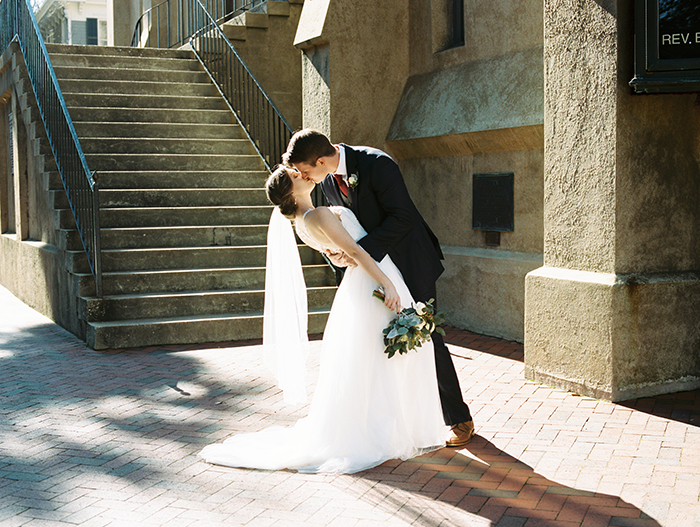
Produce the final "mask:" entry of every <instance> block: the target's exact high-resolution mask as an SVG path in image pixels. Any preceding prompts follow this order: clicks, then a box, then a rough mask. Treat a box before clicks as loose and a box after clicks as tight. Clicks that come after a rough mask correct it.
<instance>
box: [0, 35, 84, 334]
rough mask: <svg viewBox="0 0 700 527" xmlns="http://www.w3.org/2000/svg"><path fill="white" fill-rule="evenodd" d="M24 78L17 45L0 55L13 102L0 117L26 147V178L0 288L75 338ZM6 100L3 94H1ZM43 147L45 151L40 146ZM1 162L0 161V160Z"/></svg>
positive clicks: (6, 241)
mask: <svg viewBox="0 0 700 527" xmlns="http://www.w3.org/2000/svg"><path fill="white" fill-rule="evenodd" d="M26 79H27V73H26V68H25V66H24V60H23V58H22V56H21V52H20V51H19V49H18V46H17V45H12V46H11V47H10V48H8V50H6V51H5V52H4V53H3V54H2V56H0V86H2V87H3V88H7V87H9V88H10V92H9V93H11V94H12V97H11V98H10V99H7V98H5V99H4V100H3V101H1V102H0V103H2V104H4V105H5V109H4V111H3V112H0V115H4V116H6V110H7V107H8V106H10V105H12V106H14V108H15V115H14V118H15V120H16V122H17V124H18V127H19V128H23V129H24V131H25V132H26V133H24V134H22V135H23V136H24V139H25V143H24V145H23V147H22V148H21V149H19V150H20V151H22V153H23V159H22V160H21V162H20V163H19V166H20V167H22V170H23V171H24V173H25V175H26V177H21V178H18V179H16V181H15V184H16V185H20V186H24V187H25V188H23V189H22V188H19V189H18V190H19V194H21V195H22V196H23V203H22V205H21V206H22V207H24V208H25V210H26V214H25V215H24V218H20V215H19V214H18V215H17V216H18V217H17V218H15V220H17V219H18V218H19V219H20V220H21V219H24V221H25V222H26V225H25V227H24V232H25V239H22V236H21V231H22V229H21V228H19V227H18V228H17V233H16V234H7V233H3V234H1V235H0V285H2V286H3V287H5V288H7V289H8V290H9V291H10V292H12V294H14V295H15V296H17V297H18V298H19V299H20V300H22V301H23V302H25V303H26V304H27V305H29V306H30V307H32V308H34V309H36V310H37V311H39V312H40V313H42V314H43V315H46V316H47V317H49V318H51V319H52V320H55V321H56V322H57V323H58V324H60V325H61V326H63V327H65V328H67V329H68V330H70V331H72V332H73V333H75V334H78V335H80V333H81V331H82V328H81V324H80V321H78V320H77V319H76V317H75V313H76V312H77V310H76V305H75V295H73V294H69V292H70V281H69V278H68V273H67V272H66V269H65V265H66V262H65V252H64V251H62V250H61V249H60V248H59V242H58V224H57V216H56V214H55V213H54V211H53V209H52V207H51V203H50V195H49V193H48V192H47V191H46V190H45V189H46V188H47V186H48V185H47V184H46V179H45V178H46V174H44V172H43V167H44V156H49V158H51V154H50V153H48V152H47V151H45V150H46V145H45V141H39V140H38V139H37V138H41V137H45V132H44V131H43V124H42V123H41V122H40V121H32V114H33V115H34V116H35V117H37V118H38V113H37V111H36V109H34V110H33V111H32V108H36V102H35V101H34V96H33V92H32V91H31V90H32V88H31V86H30V85H29V83H28V81H27V80H26ZM6 95H7V93H6ZM7 139H8V137H7V127H0V145H5V144H6V143H7ZM41 143H44V150H42V149H41V148H40V146H39V145H40V144H41ZM0 161H1V159H0ZM8 199H9V197H8V190H7V187H6V186H1V185H0V203H3V204H4V203H6V202H7V200H8Z"/></svg>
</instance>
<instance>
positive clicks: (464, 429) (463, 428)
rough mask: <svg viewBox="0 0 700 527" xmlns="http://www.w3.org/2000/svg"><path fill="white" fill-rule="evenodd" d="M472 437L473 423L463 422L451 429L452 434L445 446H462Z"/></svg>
mask: <svg viewBox="0 0 700 527" xmlns="http://www.w3.org/2000/svg"><path fill="white" fill-rule="evenodd" d="M472 437H474V421H465V422H463V423H459V424H456V425H454V426H453V427H452V433H451V434H450V437H449V439H448V440H447V446H450V447H457V446H464V445H466V444H467V443H469V441H471V440H472Z"/></svg>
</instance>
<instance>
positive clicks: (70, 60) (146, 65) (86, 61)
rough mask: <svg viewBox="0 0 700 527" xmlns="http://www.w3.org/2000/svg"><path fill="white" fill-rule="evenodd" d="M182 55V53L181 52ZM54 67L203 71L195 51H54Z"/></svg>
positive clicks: (52, 62)
mask: <svg viewBox="0 0 700 527" xmlns="http://www.w3.org/2000/svg"><path fill="white" fill-rule="evenodd" d="M181 55H182V54H181ZM49 57H50V58H51V64H52V65H53V66H54V68H57V67H58V68H61V67H67V66H70V67H73V68H95V67H98V68H102V69H128V70H145V69H150V70H159V71H162V70H170V71H196V72H201V71H202V65H201V64H200V62H199V61H198V60H197V59H196V58H195V56H194V54H193V53H185V54H184V55H183V56H178V57H161V56H157V57H139V56H128V55H95V54H92V53H90V54H87V53H58V52H55V53H52V52H49Z"/></svg>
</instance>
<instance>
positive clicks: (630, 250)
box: [525, 0, 700, 400]
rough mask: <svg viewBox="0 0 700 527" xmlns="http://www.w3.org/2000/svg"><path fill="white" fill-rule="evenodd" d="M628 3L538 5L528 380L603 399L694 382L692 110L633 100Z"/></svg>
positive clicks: (698, 189)
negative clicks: (535, 225)
mask: <svg viewBox="0 0 700 527" xmlns="http://www.w3.org/2000/svg"><path fill="white" fill-rule="evenodd" d="M633 19H634V12H633V1H632V0H617V1H616V0H545V2H544V21H545V22H544V67H545V90H544V93H545V95H544V96H545V102H544V106H545V116H544V123H545V149H544V150H545V151H544V172H545V173H544V266H543V267H541V268H539V269H537V270H535V271H532V272H531V273H529V274H528V275H527V278H526V286H525V375H526V377H527V378H529V379H533V380H536V381H541V382H545V383H547V384H551V385H555V386H558V387H561V388H565V389H569V390H572V391H575V392H578V393H582V394H586V395H591V396H594V397H600V398H605V399H610V400H625V399H629V398H634V397H639V396H645V395H654V394H660V393H668V392H674V391H679V390H683V389H689V388H697V387H698V386H700V275H699V274H698V273H697V272H696V271H697V270H699V269H700V241H699V240H698V234H697V233H698V232H700V207H698V203H699V202H700V126H699V123H700V107H699V106H698V104H697V101H699V100H700V99H698V98H697V96H696V95H694V94H683V95H678V94H668V95H633V94H632V90H631V88H630V87H629V86H628V82H629V80H630V79H631V78H632V76H633V72H632V69H633V62H632V61H633V33H634V29H633Z"/></svg>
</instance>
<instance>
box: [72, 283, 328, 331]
mask: <svg viewBox="0 0 700 527" xmlns="http://www.w3.org/2000/svg"><path fill="white" fill-rule="evenodd" d="M334 294H335V288H334V287H309V288H307V297H308V305H309V309H321V308H323V307H325V306H329V305H331V303H332V301H333V295H334ZM263 297H264V291H263V290H262V289H250V290H241V291H195V292H189V293H186V292H178V293H152V294H126V295H104V296H103V297H102V298H101V299H97V298H91V297H80V299H79V303H78V316H79V317H80V319H81V320H85V321H87V322H106V321H110V320H138V319H143V318H168V317H183V316H185V317H187V316H210V315H225V314H228V313H236V314H241V315H243V314H261V313H262V312H263Z"/></svg>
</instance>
